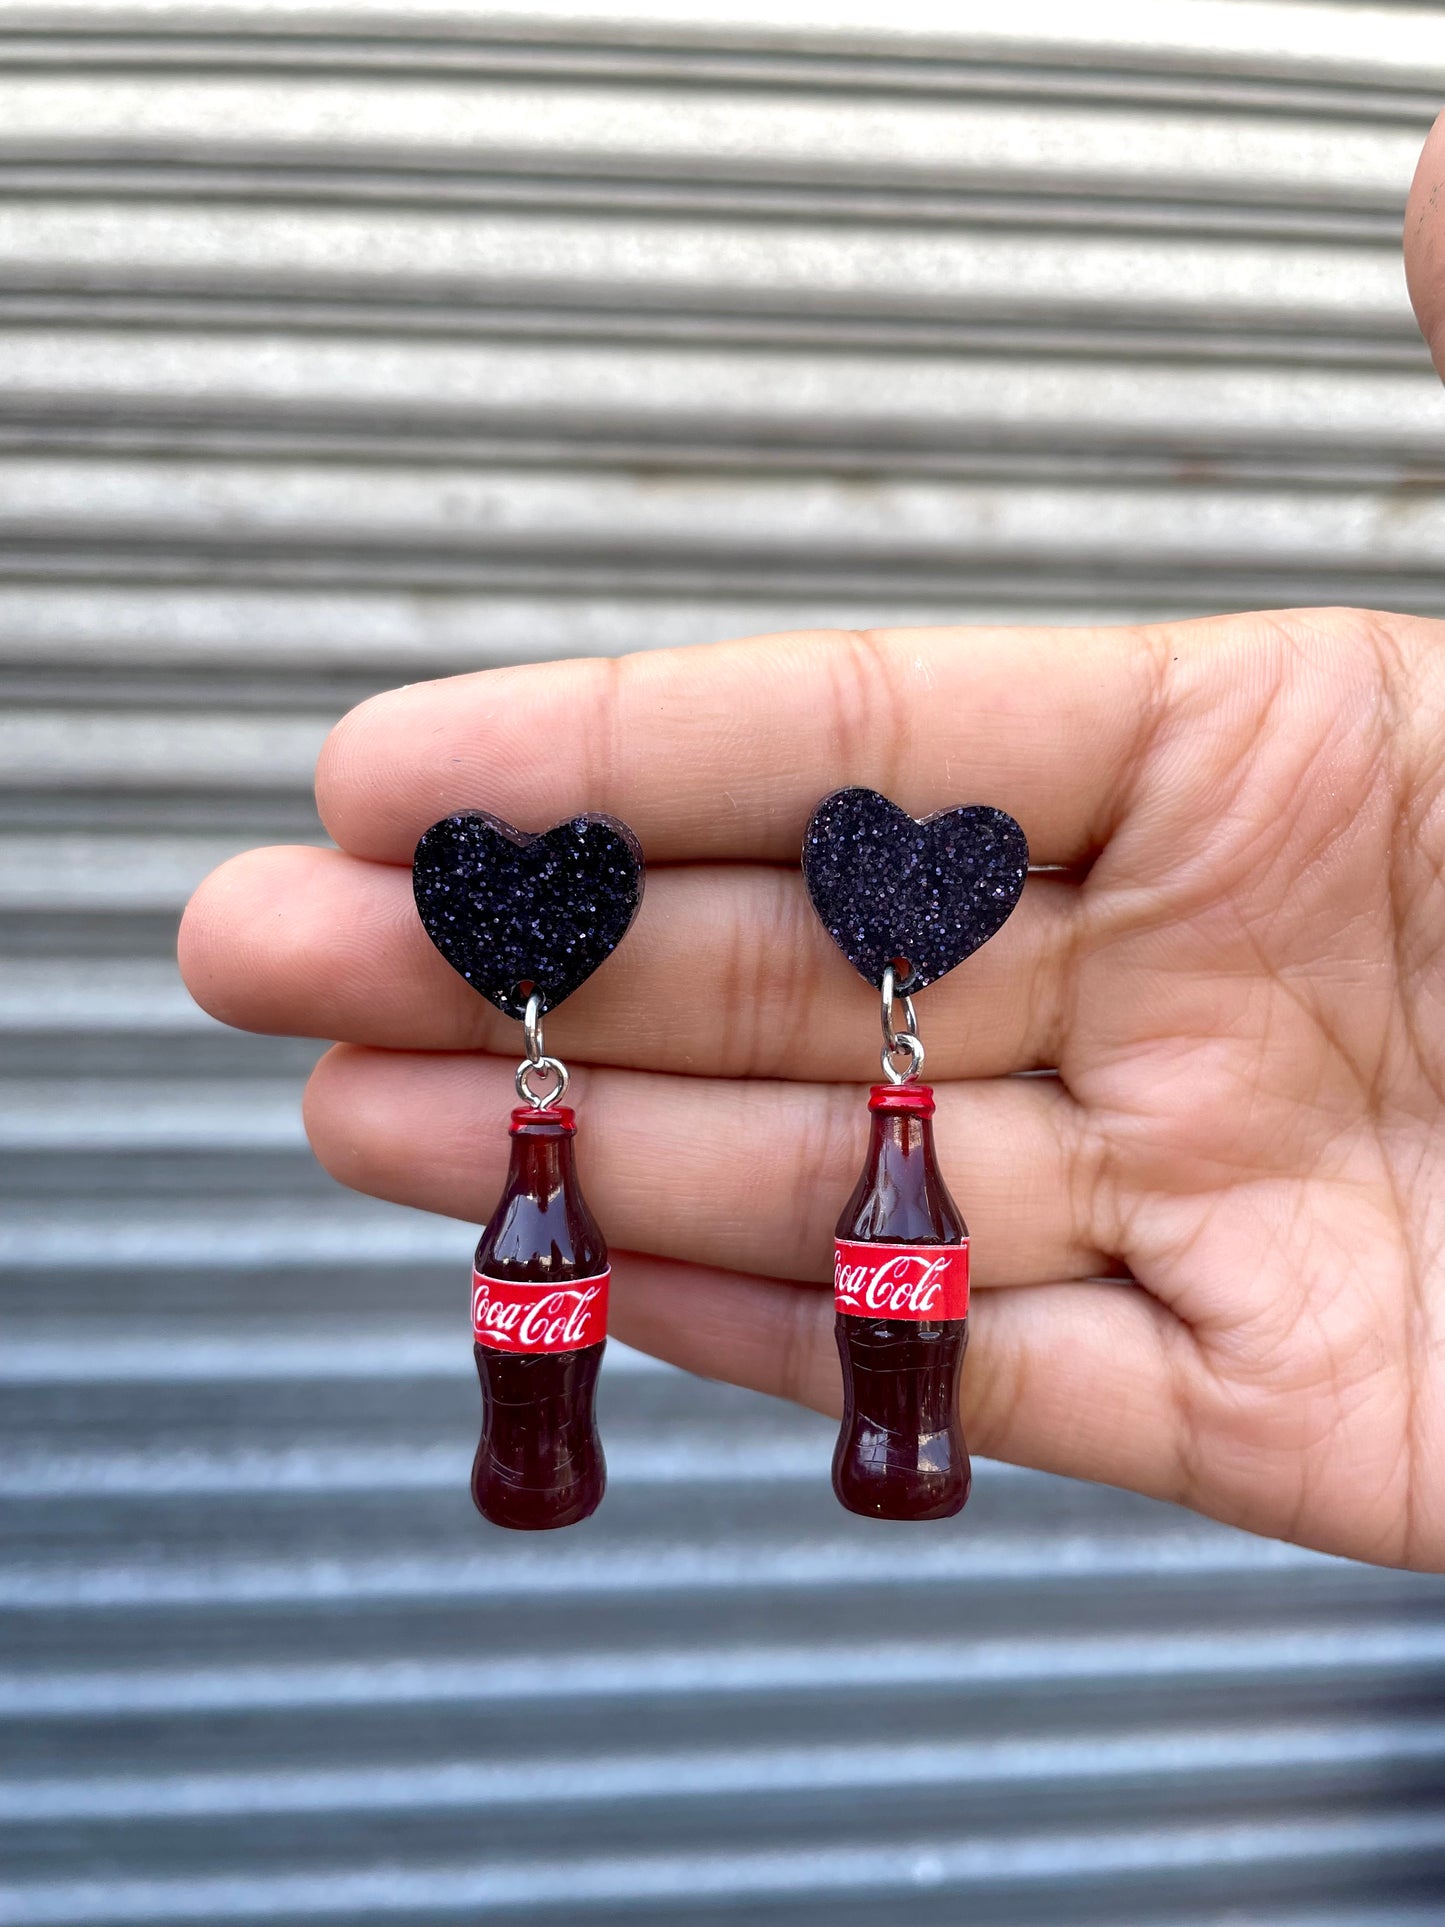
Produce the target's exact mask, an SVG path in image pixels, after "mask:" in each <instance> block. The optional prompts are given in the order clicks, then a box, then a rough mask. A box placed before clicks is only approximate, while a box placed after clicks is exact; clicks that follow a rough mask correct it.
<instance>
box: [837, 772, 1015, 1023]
mask: <svg viewBox="0 0 1445 1927" xmlns="http://www.w3.org/2000/svg"><path fill="white" fill-rule="evenodd" d="M1028 867H1029V846H1028V842H1027V840H1026V839H1025V837H1024V833H1023V831H1022V830H1021V829H1020V828H1019V826H1018V824H1017V823H1015V822H1014V820H1013V818H1012V817H1011V816H1009V815H1008V814H1007V813H1006V812H1005V811H1003V810H995V809H991V808H990V807H989V806H988V805H987V804H985V803H974V804H970V805H968V806H967V807H966V808H964V809H957V810H939V811H938V813H937V815H935V816H926V817H925V818H924V819H923V821H922V822H921V823H920V822H919V821H918V820H917V818H916V817H912V816H910V815H909V814H908V812H907V810H901V809H899V807H898V805H897V804H896V803H890V802H889V801H888V798H887V797H886V796H880V795H879V794H878V792H877V790H864V789H847V790H834V792H833V794H832V795H831V796H825V797H824V799H823V801H822V802H821V803H820V804H819V805H818V807H817V809H816V810H814V812H813V816H812V820H811V822H810V823H809V824H808V828H807V830H806V832H805V833H804V836H803V878H804V881H805V882H806V883H807V886H808V895H809V896H810V897H811V898H812V900H813V908H814V909H815V910H816V911H817V913H818V915H819V916H820V917H821V918H822V920H823V922H824V924H825V925H826V926H827V930H828V935H829V936H830V937H831V938H832V939H833V941H834V943H836V944H837V946H838V948H839V949H840V950H841V951H842V953H843V955H844V956H845V957H846V958H847V959H848V961H849V963H850V964H852V966H853V968H854V969H855V970H856V971H857V972H858V973H859V975H860V976H862V977H865V978H867V980H868V982H869V983H870V984H876V985H879V986H880V987H881V985H882V982H883V973H884V971H885V970H886V969H887V967H888V965H889V964H896V963H897V962H898V960H899V959H906V961H907V962H908V964H909V965H910V966H911V968H910V970H909V974H908V977H907V979H906V981H905V980H903V979H902V978H900V980H899V984H898V988H899V990H900V991H903V990H908V991H912V990H921V989H922V988H923V986H924V985H925V984H931V983H934V982H936V981H937V980H938V978H940V977H942V976H945V975H946V974H947V973H948V972H949V971H950V970H952V969H953V968H954V966H955V965H956V964H961V963H962V962H963V960H964V958H965V957H971V956H972V955H973V953H974V951H975V950H977V949H978V947H979V945H980V944H983V943H987V942H988V940H989V938H990V937H991V936H993V935H994V933H995V932H996V931H997V930H999V929H1001V928H1002V926H1003V924H1004V923H1005V922H1006V921H1007V919H1008V916H1009V913H1010V911H1011V910H1012V909H1013V907H1014V905H1015V904H1016V903H1017V902H1018V900H1019V892H1020V891H1021V890H1022V889H1023V887H1024V878H1025V876H1026V875H1027V874H1028Z"/></svg>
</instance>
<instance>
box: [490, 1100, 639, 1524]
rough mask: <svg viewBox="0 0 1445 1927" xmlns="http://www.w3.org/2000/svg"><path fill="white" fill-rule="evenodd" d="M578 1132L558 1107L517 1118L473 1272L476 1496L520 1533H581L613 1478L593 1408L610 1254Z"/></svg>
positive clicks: (528, 1108) (496, 1520) (525, 1109)
mask: <svg viewBox="0 0 1445 1927" xmlns="http://www.w3.org/2000/svg"><path fill="white" fill-rule="evenodd" d="M576 1130H577V1123H576V1117H575V1114H574V1113H573V1112H572V1111H571V1110H569V1109H568V1108H567V1106H565V1105H563V1104H557V1103H555V1102H553V1103H550V1104H545V1105H542V1106H532V1105H524V1106H522V1107H521V1108H519V1109H517V1110H514V1111H513V1112H512V1120H511V1165H510V1168H509V1170H508V1172H507V1182H506V1185H505V1187H504V1189H503V1192H502V1197H501V1201H500V1203H499V1204H498V1205H497V1208H496V1210H495V1211H494V1212H493V1213H492V1216H491V1218H490V1220H489V1221H488V1224H487V1227H486V1229H485V1230H484V1231H483V1233H482V1236H481V1240H480V1242H479V1243H478V1245H477V1254H476V1259H475V1262H474V1266H473V1272H472V1335H473V1338H474V1341H475V1343H474V1347H473V1349H474V1352H475V1356H476V1362H477V1376H478V1378H479V1379H480V1380H481V1386H482V1436H481V1441H480V1443H479V1444H478V1446H477V1456H476V1458H475V1460H474V1461H473V1464H472V1499H473V1502H474V1503H475V1505H476V1508H477V1510H478V1512H480V1513H481V1514H482V1515H483V1517H484V1518H487V1519H490V1520H491V1521H492V1523H493V1525H499V1526H511V1527H514V1528H518V1529H521V1530H523V1531H538V1530H542V1529H545V1528H547V1527H550V1526H569V1525H575V1524H576V1523H577V1521H578V1520H579V1519H585V1518H587V1517H588V1515H589V1514H590V1513H592V1512H595V1511H596V1509H597V1506H598V1505H599V1503H600V1502H601V1499H602V1494H603V1490H604V1488H605V1486H606V1482H607V1467H606V1461H605V1459H604V1458H603V1455H602V1444H601V1441H600V1439H599V1438H598V1436H597V1418H596V1410H595V1397H596V1390H597V1374H598V1371H599V1369H600V1367H601V1364H602V1354H603V1351H604V1350H605V1348H606V1332H607V1286H608V1276H609V1273H608V1265H607V1246H606V1244H605V1242H604V1241H603V1237H602V1233H601V1231H600V1230H599V1229H598V1227H597V1221H596V1219H595V1218H594V1217H593V1216H592V1213H591V1212H590V1211H589V1210H588V1209H587V1204H586V1201H585V1200H584V1198H583V1196H582V1192H581V1188H580V1187H579V1185H578V1182H577V1172H576V1167H575V1164H574V1161H573V1140H574V1137H575V1135H576Z"/></svg>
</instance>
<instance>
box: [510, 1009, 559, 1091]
mask: <svg viewBox="0 0 1445 1927" xmlns="http://www.w3.org/2000/svg"><path fill="white" fill-rule="evenodd" d="M522 1035H523V1037H524V1038H525V1039H526V1046H527V1055H526V1056H525V1057H524V1058H523V1059H522V1061H521V1063H520V1064H518V1066H517V1075H516V1079H515V1082H516V1086H517V1095H518V1097H520V1098H521V1100H522V1102H523V1103H524V1104H530V1105H531V1106H532V1109H533V1110H534V1111H545V1110H546V1109H547V1107H548V1105H550V1104H560V1103H561V1102H562V1099H563V1098H564V1097H565V1096H566V1095H567V1086H568V1084H569V1083H570V1082H571V1077H570V1075H569V1073H568V1070H567V1066H566V1065H565V1064H564V1063H563V1062H562V1061H561V1059H560V1058H557V1057H549V1056H548V1055H547V1046H546V1044H545V1043H544V1042H543V1041H542V993H541V991H540V990H534V991H532V992H531V994H530V995H529V996H528V998H527V1008H526V1011H525V1012H524V1014H523V1017H522ZM538 1072H540V1073H541V1074H542V1075H543V1076H548V1075H550V1076H552V1077H554V1078H556V1080H557V1081H556V1084H555V1085H554V1087H553V1088H552V1089H551V1090H550V1091H545V1092H542V1093H539V1092H537V1091H534V1090H533V1089H532V1086H531V1084H530V1083H529V1081H528V1080H529V1079H530V1078H531V1077H533V1076H534V1075H535V1074H536V1073H538Z"/></svg>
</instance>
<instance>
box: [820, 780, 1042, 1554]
mask: <svg viewBox="0 0 1445 1927" xmlns="http://www.w3.org/2000/svg"><path fill="white" fill-rule="evenodd" d="M1027 873H1028V845H1027V843H1026V841H1025V839H1024V834H1023V831H1022V830H1021V829H1020V828H1019V826H1018V824H1017V823H1015V822H1014V820H1013V818H1012V817H1011V816H1007V815H1005V814H1004V812H1003V811H1002V810H995V809H990V808H985V807H981V806H974V807H970V808H966V809H956V810H947V811H941V812H939V813H938V814H937V815H934V816H930V817H927V818H925V819H924V820H923V821H922V822H919V821H917V820H915V819H914V818H913V817H911V816H909V815H908V814H907V813H906V812H905V811H903V810H901V809H899V808H898V807H897V806H896V805H895V804H893V803H890V802H889V801H888V800H887V798H886V797H883V796H879V795H878V794H877V792H876V791H873V790H864V789H847V790H837V791H835V792H834V793H833V795H831V796H829V797H826V798H825V799H824V801H823V802H822V803H820V804H819V806H818V808H817V809H816V810H815V811H814V813H813V817H812V820H811V822H810V823H809V825H808V829H807V833H806V835H805V838H804V843H803V874H804V879H805V881H806V883H807V886H808V894H809V896H810V898H811V899H812V902H813V907H814V909H815V910H816V911H817V912H818V915H819V916H820V917H821V918H822V920H823V922H824V924H825V925H826V926H827V928H828V932H829V935H830V936H832V938H833V940H834V942H835V943H837V945H838V947H839V948H840V949H841V950H842V952H843V954H844V956H845V957H846V958H847V959H848V961H849V962H850V963H851V964H852V965H853V967H854V968H855V969H856V970H857V971H858V972H859V973H860V975H862V976H863V977H865V978H866V979H867V980H868V981H869V982H871V983H873V984H874V985H876V987H877V989H878V991H879V994H880V997H881V999H882V1023H883V1051H882V1067H883V1075H884V1079H885V1081H884V1082H883V1083H881V1084H875V1085H874V1086H873V1088H872V1091H871V1092H870V1094H869V1099H868V1111H869V1125H870V1134H869V1143H868V1151H867V1156H866V1158H865V1161H864V1166H863V1171H862V1174H861V1176H860V1177H859V1179H858V1183H857V1185H856V1186H855V1188H854V1191H853V1195H852V1197H851V1198H850V1199H849V1200H848V1203H847V1204H846V1206H845V1207H844V1209H843V1212H842V1215H841V1217H840V1218H839V1220H838V1224H837V1229H836V1232H835V1244H834V1274H833V1296H834V1308H835V1319H834V1332H835V1335H836V1339H837V1345H838V1356H839V1360H840V1362H841V1365H842V1371H843V1422H842V1426H841V1428H840V1430H839V1434H838V1443H837V1447H836V1449H835V1451H834V1454H833V1490H834V1491H835V1492H836V1493H837V1495H838V1498H839V1500H840V1501H841V1502H842V1504H843V1505H844V1506H846V1507H847V1508H848V1510H849V1511H850V1512H857V1513H861V1514H863V1515H864V1516H866V1517H869V1518H875V1519H944V1518H948V1517H950V1516H951V1515H952V1514H954V1513H956V1512H960V1511H962V1509H963V1507H964V1505H965V1504H966V1503H967V1500H968V1494H969V1484H970V1470H969V1459H968V1448H967V1445H966V1444H965V1442H964V1437H963V1431H962V1427H961V1424H960V1420H959V1410H958V1392H959V1378H960V1374H961V1372H962V1369H963V1358H964V1352H965V1351H966V1349H967V1346H968V1292H969V1239H968V1226H967V1224H965V1222H964V1219H963V1214H962V1213H961V1212H960V1211H959V1209H958V1206H957V1205H956V1204H955V1203H954V1201H953V1198H952V1197H951V1196H950V1194H949V1191H948V1187H947V1185H946V1184H945V1182H944V1180H943V1176H942V1173H941V1172H940V1171H939V1168H938V1164H937V1160H936V1158H935V1155H934V1146H933V1114H934V1096H933V1091H932V1090H931V1088H930V1087H929V1086H928V1085H926V1084H924V1083H922V1082H920V1081H919V1074H920V1072H921V1071H922V1069H923V1061H924V1050H923V1044H922V1041H921V1040H920V1038H919V1034H918V1022H917V1017H916V1015H915V1012H914V1008H913V998H912V993H913V992H914V991H916V990H919V989H922V988H923V987H924V986H925V985H927V984H930V983H933V982H935V981H936V980H937V979H938V978H939V977H941V976H943V975H944V974H945V973H946V972H947V971H949V970H951V969H953V968H954V966H955V965H956V964H959V963H961V962H962V961H963V960H964V958H966V957H968V956H971V955H972V954H973V952H974V951H975V950H977V949H978V947H979V945H980V944H982V943H985V942H987V940H988V938H989V937H991V936H993V935H994V933H995V932H996V931H997V930H999V929H1000V928H1001V927H1002V925H1003V923H1004V921H1005V920H1006V918H1007V917H1008V915H1009V913H1010V912H1011V911H1012V909H1013V907H1014V905H1015V904H1016V903H1017V901H1018V898H1019V895H1020V892H1021V891H1022V889H1023V885H1024V879H1025V877H1026V875H1027ZM900 1004H901V1007H902V1013H903V1015H902V1022H901V1024H900V1022H899V1020H898V1016H897V1011H898V1008H899V1006H900Z"/></svg>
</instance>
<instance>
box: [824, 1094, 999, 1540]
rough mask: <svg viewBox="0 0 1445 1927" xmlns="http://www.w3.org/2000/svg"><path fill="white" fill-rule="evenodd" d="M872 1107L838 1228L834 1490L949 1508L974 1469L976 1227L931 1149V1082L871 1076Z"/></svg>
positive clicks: (855, 1505) (879, 1502) (906, 1514)
mask: <svg viewBox="0 0 1445 1927" xmlns="http://www.w3.org/2000/svg"><path fill="white" fill-rule="evenodd" d="M868 1108H869V1112H870V1123H871V1127H872V1128H871V1134H870V1139H869V1146H868V1156H867V1158H866V1160H865V1162H864V1167H863V1173H862V1176H861V1177H860V1178H859V1180H858V1183H857V1186H856V1187H855V1189H854V1192H853V1195H852V1197H851V1198H850V1199H849V1200H848V1203H847V1205H846V1206H845V1207H844V1210H843V1214H842V1216H841V1217H840V1218H839V1220H838V1227H837V1233H836V1239H837V1243H836V1263H835V1270H834V1303H835V1306H836V1318H835V1323H834V1330H835V1334H836V1338H837V1344H838V1356H839V1359H840V1361H841V1363H842V1367H843V1423H842V1426H841V1428H840V1430H839V1433H838V1444H837V1447H836V1449H835V1451H834V1454H833V1490H834V1492H835V1493H836V1494H837V1495H838V1499H839V1501H840V1502H841V1503H842V1504H843V1505H844V1506H846V1507H847V1509H848V1510H849V1511H850V1512H857V1513H860V1514H862V1515H863V1516H864V1517H867V1518H872V1519H946V1518H949V1517H951V1516H952V1514H954V1513H955V1512H960V1511H962V1509H963V1507H964V1505H965V1504H966V1503H967V1501H968V1494H969V1485H970V1480H971V1472H970V1466H969V1459H968V1447H967V1445H966V1444H965V1442H964V1437H963V1428H962V1425H961V1423H960V1421H959V1415H958V1385H959V1377H960V1374H961V1372H962V1370H963V1357H964V1352H965V1350H966V1349H967V1346H968V1226H967V1225H966V1224H965V1223H964V1220H963V1215H962V1213H961V1212H960V1211H959V1209H958V1206H957V1205H956V1204H955V1203H954V1201H953V1199H952V1198H951V1197H950V1196H949V1193H948V1188H947V1186H946V1185H945V1184H944V1182H943V1179H942V1176H941V1175H940V1173H939V1171H938V1167H937V1164H936V1161H935V1158H934V1152H933V1124H932V1117H933V1093H932V1091H931V1090H930V1089H929V1088H928V1086H927V1085H923V1084H901V1085H893V1084H878V1085H875V1086H874V1087H873V1090H872V1092H871V1094H870V1097H869V1103H868Z"/></svg>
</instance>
